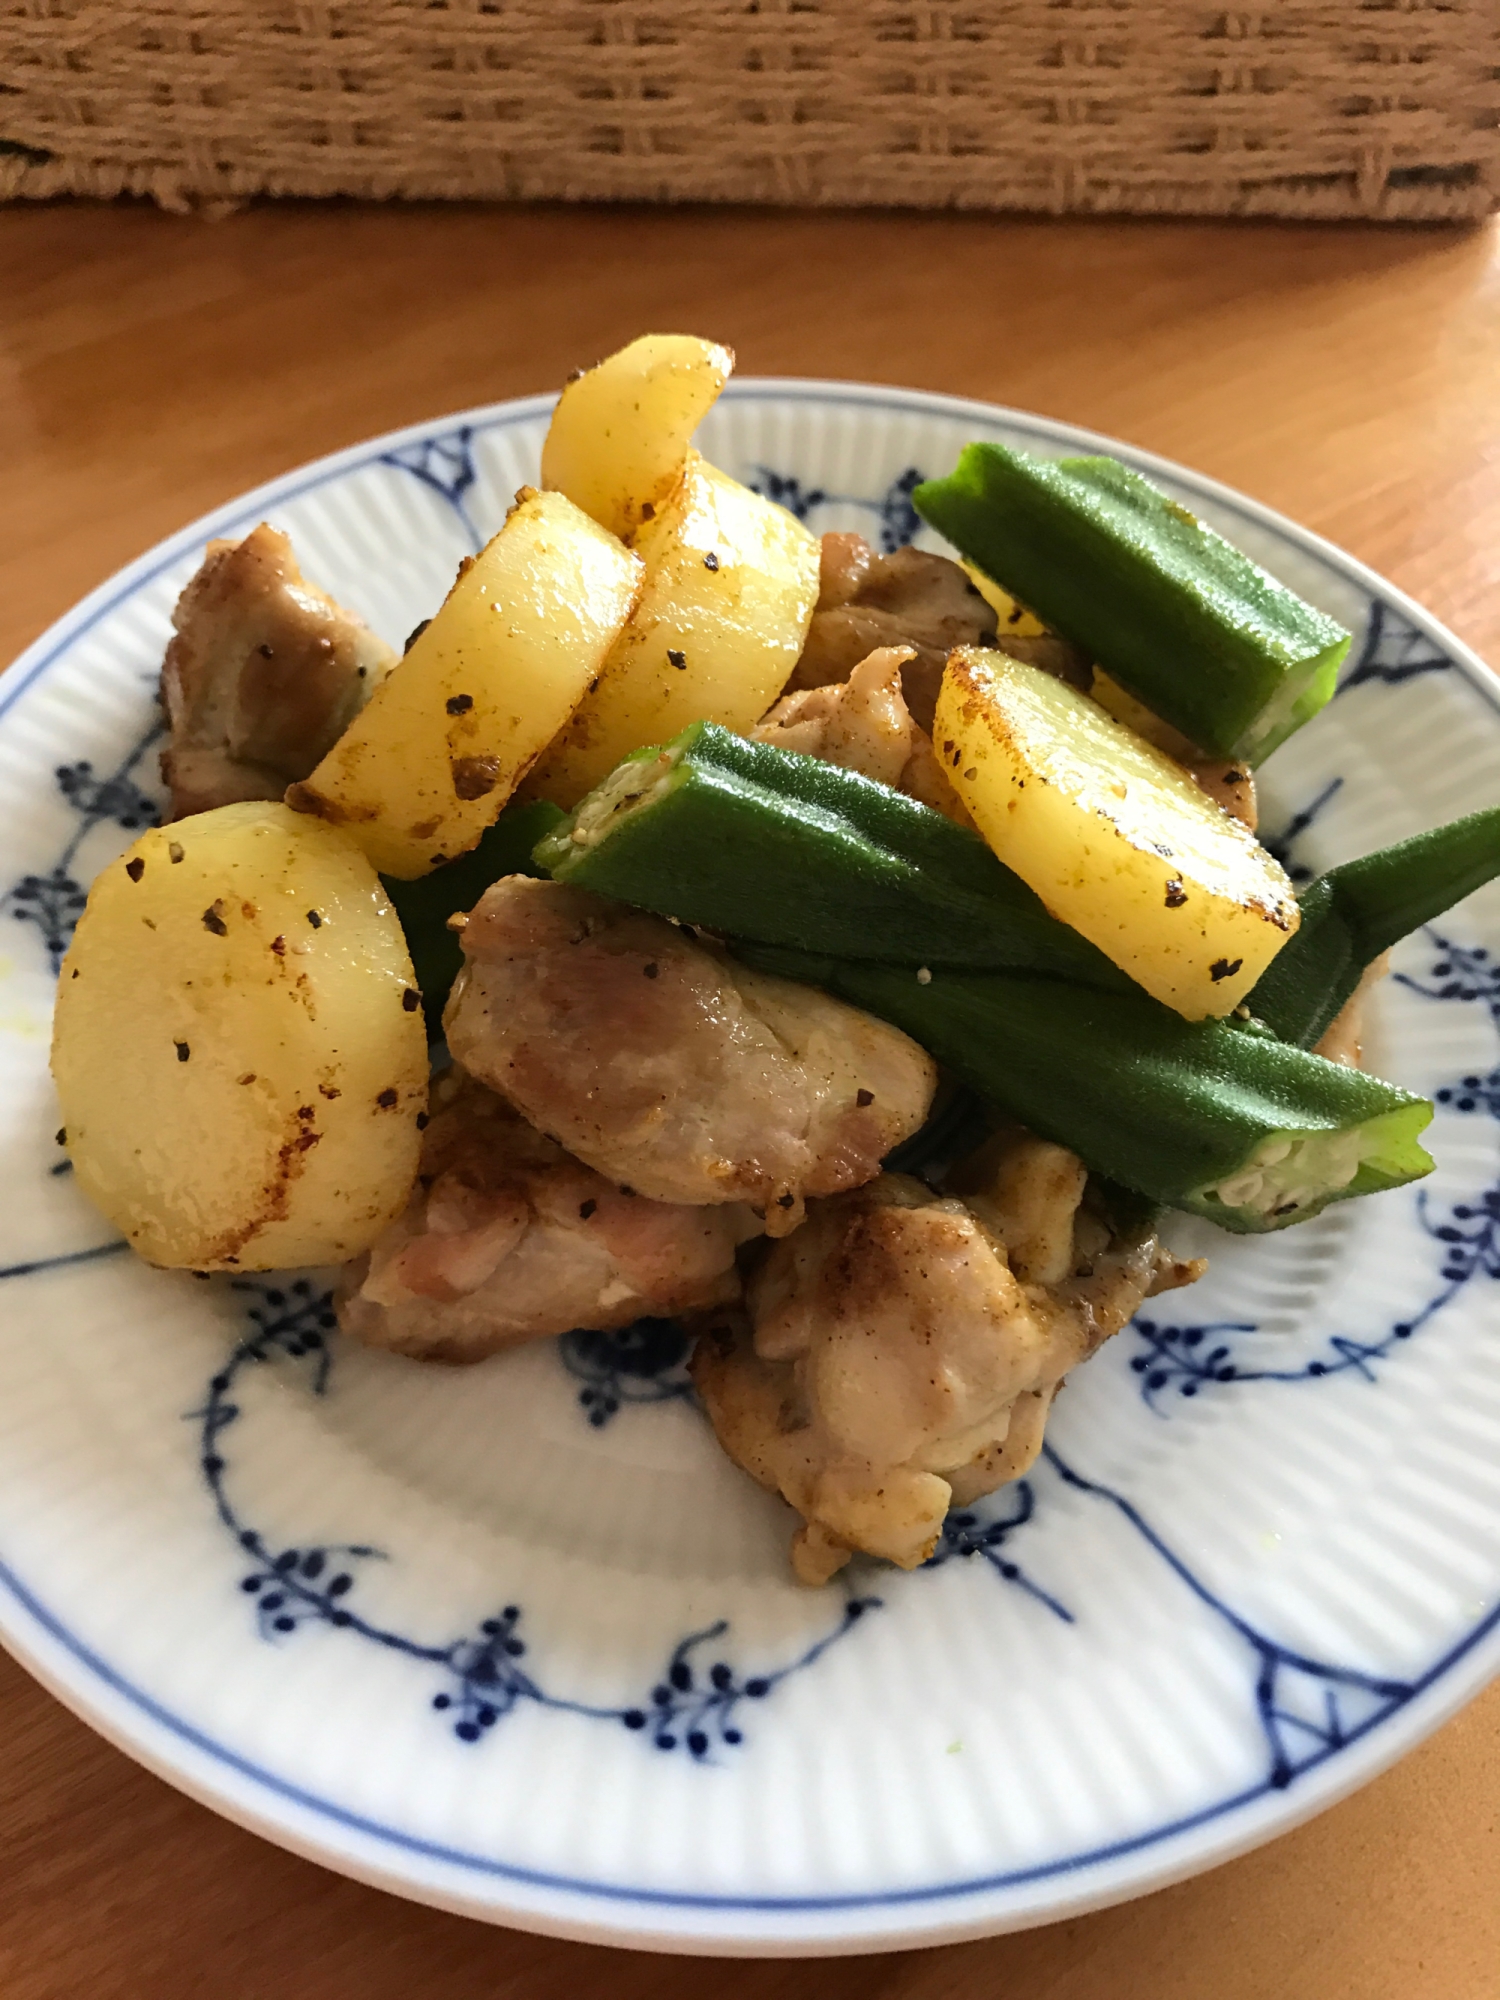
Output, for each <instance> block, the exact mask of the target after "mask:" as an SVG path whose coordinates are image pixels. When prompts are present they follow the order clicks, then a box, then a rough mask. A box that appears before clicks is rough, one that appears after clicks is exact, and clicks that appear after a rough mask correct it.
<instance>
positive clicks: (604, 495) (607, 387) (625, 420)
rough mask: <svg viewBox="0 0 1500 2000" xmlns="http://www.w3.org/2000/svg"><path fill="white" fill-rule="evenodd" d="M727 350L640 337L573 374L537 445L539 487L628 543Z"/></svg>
mask: <svg viewBox="0 0 1500 2000" xmlns="http://www.w3.org/2000/svg"><path fill="white" fill-rule="evenodd" d="M733 368H734V354H733V352H732V351H731V349H729V348H727V347H720V346H719V345H718V344H717V342H715V341H712V340H699V339H697V338H696V337H695V336H694V335H692V334H688V333H647V334H643V335H642V336H641V338H640V339H639V340H632V341H631V343H630V345H629V346H628V347H622V348H621V349H620V351H619V353H618V354H611V355H610V356H609V358H608V359H607V360H605V361H600V362H598V363H596V364H595V366H594V367H592V368H585V369H583V370H582V371H581V372H580V373H579V374H577V375H575V376H574V377H573V379H572V381H570V382H569V383H568V385H567V387H566V388H565V389H564V390H563V392H562V395H561V396H560V397H559V398H558V404H557V408H556V409H555V410H554V411H553V413H552V423H551V426H550V428H549V429H548V432H547V441H546V443H545V444H544V445H543V446H542V484H543V485H544V486H554V487H556V488H557V489H558V491H559V492H561V493H566V494H567V496H568V498H569V499H570V500H573V501H576V502H577V504H578V505H579V506H580V507H581V508H582V509H583V511H584V513H585V514H589V515H591V516H592V517H593V519H594V520H596V521H597V522H598V523H599V524H600V526H601V527H605V528H608V529H610V530H611V531H612V532H613V533H614V534H617V535H619V536H620V537H622V539H624V540H626V541H629V540H630V538H631V537H632V536H633V535H634V533H635V532H636V530H637V529H638V528H639V527H640V526H641V524H642V523H643V522H645V521H649V520H650V519H651V517H652V515H653V514H654V513H655V512H657V511H658V510H659V509H660V508H661V507H662V505H663V504H664V503H665V501H666V500H667V499H668V497H669V496H670V494H671V492H672V489H673V487H674V486H675V485H676V484H677V482H678V480H679V479H680V478H681V477H682V468H683V465H684V463H685V462H686V459H687V451H688V445H689V443H690V442H691V440H692V436H693V432H694V431H695V430H697V428H698V426H699V424H700V423H702V421H703V419H704V418H705V417H706V416H707V415H708V412H709V411H710V410H711V409H712V408H713V405H714V403H715V402H716V401H717V400H718V395H719V391H720V390H721V389H722V388H723V387H724V384H725V383H726V382H727V381H728V380H729V376H730V373H731V371H732V370H733Z"/></svg>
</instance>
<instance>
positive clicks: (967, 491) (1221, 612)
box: [912, 443, 1349, 764]
mask: <svg viewBox="0 0 1500 2000" xmlns="http://www.w3.org/2000/svg"><path fill="white" fill-rule="evenodd" d="M912 501H913V504H914V505H915V507H916V509H917V511H918V513H919V514H920V515H921V516H922V518H923V520H925V521H928V522H930V523H931V525H932V526H933V527H934V528H936V529H938V531H939V532H940V533H941V534H944V535H946V536H947V538H948V540H949V541H950V542H952V543H953V544H954V545H955V546H956V547H957V548H959V549H960V550H961V551H962V552H963V554H964V555H966V556H967V557H969V559H970V560H971V561H972V562H974V563H976V564H977V565H978V566H979V568H981V569H982V570H984V571H986V572H987V573H988V574H989V575H990V576H992V577H994V578H995V580H996V582H997V583H1000V584H1002V585H1003V586H1004V588H1005V589H1006V590H1008V591H1010V592H1012V593H1013V595H1014V596H1015V597H1016V598H1018V599H1019V600H1020V602H1021V603H1023V604H1025V605H1026V606H1027V608H1028V609H1029V610H1031V611H1034V612H1035V613H1036V615H1037V616H1038V617H1039V618H1041V619H1042V620H1043V621H1044V622H1045V623H1046V624H1048V625H1050V626H1051V627H1052V629H1053V630H1054V631H1056V632H1059V633H1061V634H1062V636H1063V637H1064V638H1065V639H1070V640H1071V641H1072V642H1073V644H1074V645H1075V646H1078V647H1079V648H1080V649H1081V650H1082V651H1083V652H1085V653H1086V654H1087V655H1088V657H1089V658H1090V659H1092V660H1095V661H1097V663H1098V664H1099V665H1100V666H1101V667H1103V668H1104V669H1105V671H1106V672H1107V673H1109V674H1111V675H1112V676H1113V677H1114V678H1115V679H1116V680H1117V681H1119V682H1120V683H1121V685H1122V686H1124V687H1126V688H1128V689H1129V690H1130V692H1131V693H1132V694H1133V695H1135V696H1136V698H1137V699H1138V700H1140V701H1142V702H1144V703H1145V705H1146V706H1147V707H1148V708H1149V709H1151V711H1152V712H1153V713H1154V714H1156V715H1159V716H1160V717H1162V719H1163V720H1164V721H1166V722H1170V723H1171V724H1172V725H1173V726H1174V728H1176V729H1179V730H1180V731H1181V732H1182V733H1183V735H1185V736H1187V737H1188V738H1189V739H1190V740H1191V741H1192V742H1194V743H1196V744H1198V745H1199V746H1200V747H1201V748H1202V749H1204V750H1207V751H1210V752H1212V753H1213V754H1214V755H1215V756H1219V757H1234V758H1239V759H1242V760H1243V761H1245V762H1247V763H1252V764H1254V763H1258V762H1259V761H1260V760H1261V759H1262V758H1263V757H1266V756H1267V755H1269V753H1270V752H1271V751H1272V750H1274V749H1275V748H1276V746H1277V744H1278V743H1281V742H1284V741H1285V739H1286V738H1287V737H1288V736H1290V735H1291V734H1292V732H1293V731H1294V730H1296V729H1298V728H1300V727H1301V725H1302V724H1303V723H1304V722H1306V721H1307V720H1308V719H1309V717H1310V716H1313V715H1316V714H1317V712H1318V710H1319V709H1320V708H1322V707H1323V705H1324V704H1325V702H1327V700H1328V699H1329V697H1330V696H1331V695H1332V693H1333V690H1334V687H1335V685H1336V683H1337V679H1338V670H1339V665H1340V663H1341V661H1342V660H1343V658H1344V655H1345V654H1346V653H1347V651H1348V649H1349V634H1348V633H1347V632H1346V631H1345V630H1344V628H1343V627H1342V626H1341V625H1339V624H1337V623H1336V622H1335V621H1334V620H1333V619H1332V618H1329V617H1327V616H1326V615H1325V614H1324V613H1323V612H1321V611H1318V610H1316V609H1314V607H1313V606H1312V605H1310V604H1307V603H1305V602H1304V601H1303V599H1301V598H1300V597H1298V596H1297V595H1296V593H1295V592H1294V591H1291V590H1288V589H1287V587H1286V585H1285V584H1282V583H1278V582H1277V580H1276V579H1275V578H1274V577H1273V576H1270V575H1269V574H1268V573H1267V572H1266V571H1265V570H1263V569H1262V568H1261V567H1260V566H1259V564H1258V563H1254V562H1252V561H1251V560H1250V558H1249V557H1248V556H1247V555H1245V554H1244V553H1243V552H1242V551H1241V550H1239V549H1237V548H1235V547H1234V546H1233V545H1232V544H1231V543H1230V542H1227V541H1225V539H1224V538H1223V536H1222V535H1218V534H1216V533H1215V532H1214V530H1213V529H1212V528H1210V527H1208V526H1207V525H1206V524H1205V523H1204V522H1202V521H1200V520H1198V519H1197V518H1196V516H1195V515H1193V514H1191V513H1189V511H1188V510H1187V508H1186V507H1183V506H1181V505H1179V503H1178V502H1177V501H1175V500H1172V499H1169V498H1168V496H1167V495H1166V494H1165V493H1163V492H1162V491H1161V490H1160V489H1159V488H1158V487H1156V486H1154V485H1152V483H1151V481H1150V480H1149V479H1146V478H1143V477H1142V475H1141V474H1140V473H1138V472H1134V471H1132V470H1131V468H1130V467H1129V466H1127V465H1122V464H1121V463H1120V462H1119V460H1118V459H1113V458H1063V459H1045V458H1036V457H1033V456H1032V455H1031V454H1030V453H1029V452H1024V451H1013V450H1011V449H1010V448H1009V447H1008V446H1006V445H1002V444H991V443H985V444H971V445H968V446H966V447H965V449H964V451H963V452H962V454H961V455H960V457H959V461H958V464H957V466H956V467H955V468H954V470H953V471H952V472H951V473H950V474H949V475H948V477H947V478H946V479H929V480H926V481H925V482H924V483H923V484H922V485H920V486H919V487H917V489H916V491H915V492H914V493H913V495H912Z"/></svg>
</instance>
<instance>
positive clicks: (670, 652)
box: [667, 646, 687, 673]
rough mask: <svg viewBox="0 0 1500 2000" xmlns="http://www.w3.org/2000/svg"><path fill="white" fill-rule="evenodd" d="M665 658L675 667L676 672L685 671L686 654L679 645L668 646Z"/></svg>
mask: <svg viewBox="0 0 1500 2000" xmlns="http://www.w3.org/2000/svg"><path fill="white" fill-rule="evenodd" d="M667 659H668V660H669V661H670V662H671V664H672V665H673V666H674V667H675V668H676V669H677V671H678V673H685V672H686V670H687V654H686V653H684V652H683V651H682V649H681V647H680V646H668V648H667Z"/></svg>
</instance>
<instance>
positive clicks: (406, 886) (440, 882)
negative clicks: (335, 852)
mask: <svg viewBox="0 0 1500 2000" xmlns="http://www.w3.org/2000/svg"><path fill="white" fill-rule="evenodd" d="M562 817H563V814H562V812H561V811H560V810H559V808H558V807H556V806H554V805H551V804H549V803H548V802H547V800H545V799H536V800H533V801H532V802H531V803H529V804H526V805H509V806H507V807H506V808H505V810H504V812H503V813H501V815H500V817H499V818H498V819H497V820H496V821H495V823H494V825H493V826H490V827H487V828H486V829H485V831H484V833H483V834H482V835H481V836H480V840H479V844H478V846H477V847H471V848H470V849H469V851H468V853H467V854H461V855H459V857H458V859H457V860H456V861H449V862H447V863H446V864H445V865H444V866H443V867H441V868H434V869H433V871H432V873H431V874H430V875H423V876H421V877H419V879H418V880H417V881H415V882H398V881H397V880H395V878H394V877H393V876H389V875H385V876H382V877H381V880H382V882H383V883H384V885H385V892H386V894H387V895H388V896H389V897H390V899H391V903H392V905H393V906H394V908H395V911H396V915H397V916H398V917H399V918H400V919H401V928H402V930H404V931H405V933H406V948H407V950H408V951H409V952H410V953H411V962H412V970H413V971H414V972H415V973H416V976H417V989H418V991H419V992H420V993H421V995H422V1007H423V1011H424V1012H425V1014H426V1017H427V1032H428V1033H429V1035H437V1034H439V1033H441V1031H442V1020H443V1008H444V1006H445V1005H446V1004H447V1000H448V991H449V988H450V987H451V986H452V984H453V982H454V980H455V979H456V978H457V977H458V970H459V967H460V966H461V965H462V964H463V956H464V955H463V948H462V946H461V945H460V944H459V941H458V937H457V934H456V933H455V932H453V931H451V930H450V929H449V928H448V919H449V918H450V917H452V916H457V915H459V914H461V913H462V912H465V911H468V910H472V909H473V907H474V905H475V904H476V903H477V902H478V901H479V899H480V897H481V896H482V895H483V894H484V892H485V890H486V889H488V887H489V886H490V884H491V883H492V882H498V881H499V879H500V877H501V876H502V875H535V874H537V873H538V872H539V871H538V870H537V868H536V867H535V865H534V864H533V862H532V859H531V850H532V849H533V848H534V847H535V846H536V844H537V842H538V841H539V840H540V839H542V837H543V836H544V835H545V834H548V833H550V832H551V830H552V828H553V827H555V826H556V825H557V824H558V822H559V821H560V820H561V819H562Z"/></svg>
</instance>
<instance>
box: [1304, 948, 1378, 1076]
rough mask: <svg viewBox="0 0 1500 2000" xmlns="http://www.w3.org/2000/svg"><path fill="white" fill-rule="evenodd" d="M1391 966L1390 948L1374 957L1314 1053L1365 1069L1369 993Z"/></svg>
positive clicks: (1332, 1060) (1330, 1059)
mask: <svg viewBox="0 0 1500 2000" xmlns="http://www.w3.org/2000/svg"><path fill="white" fill-rule="evenodd" d="M1390 969H1391V955H1390V953H1389V952H1388V951H1383V952H1382V953H1381V954H1380V956H1379V958H1374V959H1371V961H1370V963H1369V964H1368V965H1367V966H1366V967H1365V969H1364V971H1363V972H1362V973H1361V974H1360V980H1359V984H1358V986H1356V987H1355V989H1354V991H1353V992H1352V993H1351V994H1350V995H1349V998H1348V999H1347V1000H1346V1001H1345V1002H1344V1004H1343V1006H1342V1007H1340V1009H1339V1011H1338V1012H1337V1013H1336V1014H1335V1015H1334V1017H1333V1019H1332V1020H1331V1021H1330V1022H1329V1023H1328V1026H1327V1027H1326V1028H1325V1029H1324V1030H1323V1034H1322V1037H1321V1039H1320V1040H1319V1041H1318V1042H1317V1044H1316V1045H1315V1047H1314V1049H1313V1053H1314V1055H1320V1056H1324V1057H1326V1058H1327V1060H1328V1061H1329V1062H1336V1063H1342V1064H1343V1066H1344V1067H1345V1069H1363V1068H1364V1061H1365V1010H1366V1008H1367V1007H1368V1005H1369V1001H1370V995H1371V994H1372V993H1373V992H1374V990H1375V988H1376V987H1377V986H1378V985H1379V984H1380V982H1381V980H1382V979H1384V978H1385V976H1386V974H1387V973H1388V972H1389V971H1390Z"/></svg>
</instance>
